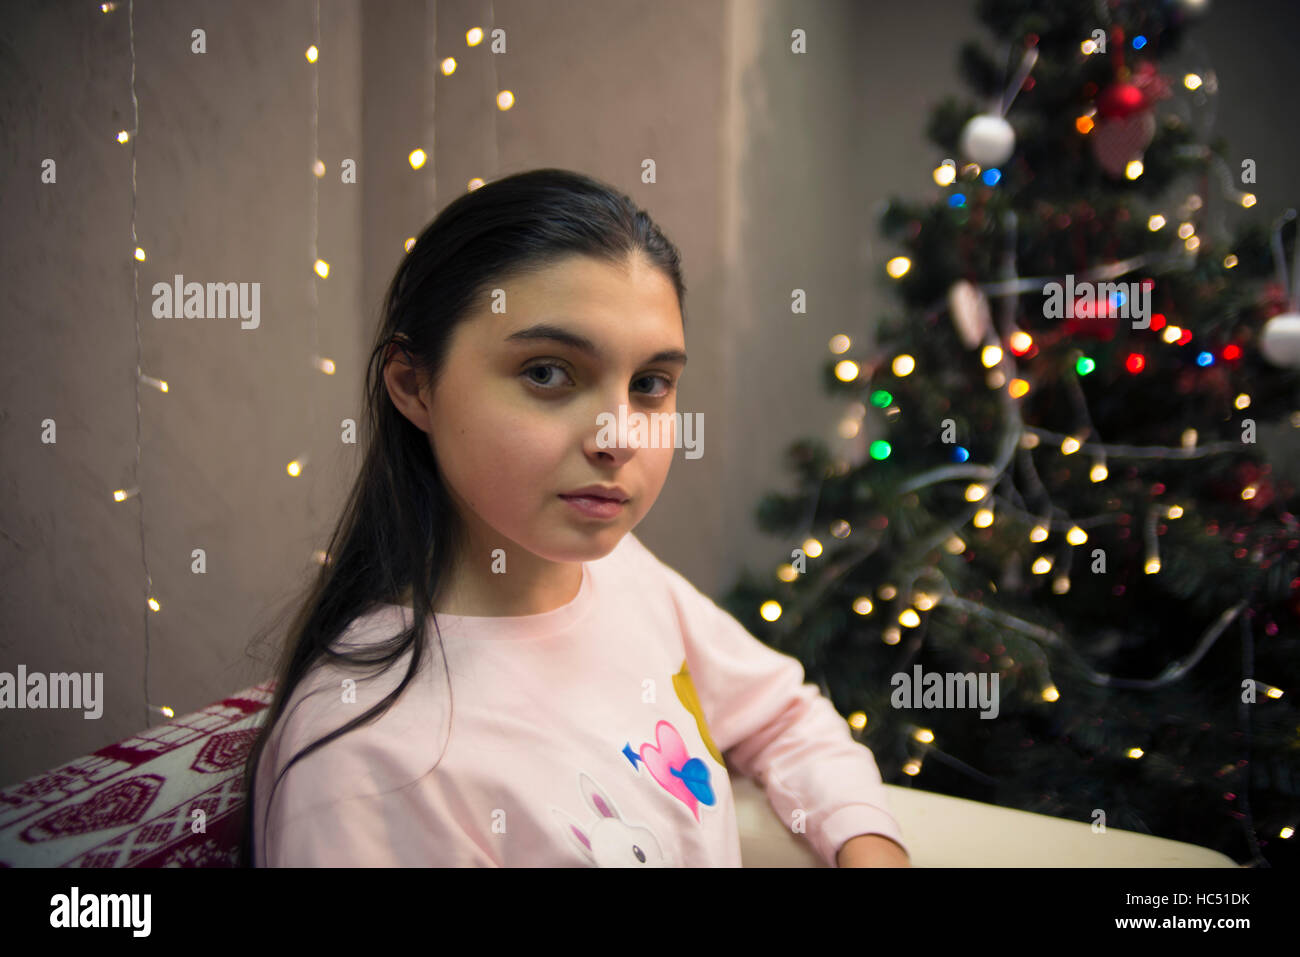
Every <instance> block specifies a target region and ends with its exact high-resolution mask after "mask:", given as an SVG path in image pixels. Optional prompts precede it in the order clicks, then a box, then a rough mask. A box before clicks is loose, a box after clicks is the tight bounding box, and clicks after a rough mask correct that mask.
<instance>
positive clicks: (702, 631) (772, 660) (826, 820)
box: [665, 566, 907, 867]
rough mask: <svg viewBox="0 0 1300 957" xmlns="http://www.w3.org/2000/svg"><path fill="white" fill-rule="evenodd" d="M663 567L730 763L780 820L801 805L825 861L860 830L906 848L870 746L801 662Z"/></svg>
mask: <svg viewBox="0 0 1300 957" xmlns="http://www.w3.org/2000/svg"><path fill="white" fill-rule="evenodd" d="M665 567H667V566H665ZM669 571H670V572H671V580H672V584H671V586H670V587H671V589H672V592H673V594H674V598H675V600H676V604H677V608H678V615H679V617H680V619H681V625H682V633H683V636H684V640H685V642H686V656H687V661H688V664H689V667H690V672H691V678H692V681H693V683H694V685H695V689H696V693H697V694H698V696H699V698H700V703H701V707H702V708H703V710H704V713H705V717H706V720H707V721H708V725H709V728H710V731H711V734H712V736H713V739H714V743H715V744H716V745H717V747H718V748H719V750H721V751H722V752H723V755H724V757H725V758H726V760H727V764H728V767H729V768H731V769H734V770H736V771H738V772H740V773H741V774H743V775H745V776H746V777H750V778H753V779H754V780H755V781H757V782H758V784H759V785H760V786H762V787H763V789H764V791H765V792H766V793H767V797H768V801H769V803H770V804H771V805H772V807H773V809H774V810H775V811H776V813H777V815H778V816H779V817H780V818H781V820H782V821H783V822H784V823H785V824H786V826H787V827H792V826H793V825H794V822H795V821H796V812H798V811H802V812H804V813H803V819H804V826H805V836H806V837H807V839H808V840H809V841H810V842H811V843H812V845H813V848H814V849H815V850H816V852H817V854H818V855H819V856H820V857H821V858H822V859H823V860H824V861H825V862H826V863H827V864H828V865H829V866H831V867H835V866H836V861H835V858H836V854H837V853H838V852H839V849H840V848H841V847H842V846H843V845H844V843H845V842H846V841H848V840H849V839H850V838H852V837H856V836H857V835H859V834H881V835H884V836H885V837H888V838H890V839H891V840H894V841H896V842H897V843H898V844H899V845H901V846H902V847H903V849H904V850H906V849H907V845H906V843H905V842H904V841H903V836H902V829H901V828H900V827H899V825H898V822H897V821H896V820H895V819H894V817H893V815H892V814H891V813H890V808H889V802H888V799H887V797H886V793H885V789H884V785H883V783H882V781H881V777H880V770H879V768H878V767H877V766H876V761H875V757H874V755H873V754H872V753H871V750H870V749H869V748H867V747H866V746H864V745H862V744H859V743H858V742H857V741H854V740H853V736H852V734H851V733H850V731H849V728H848V724H847V722H846V721H845V720H844V719H843V718H842V717H841V716H840V715H839V713H838V712H837V711H836V710H835V707H834V705H832V704H831V702H830V701H829V700H827V698H826V697H825V696H824V695H822V693H821V691H820V690H819V689H818V688H817V687H816V686H815V685H812V684H806V683H805V682H804V670H803V666H802V665H801V664H800V663H799V661H798V660H797V659H795V658H792V657H790V656H789V655H785V654H782V653H781V652H778V651H776V650H775V649H773V648H770V647H768V646H767V645H765V644H763V643H762V642H761V641H759V640H758V639H757V638H755V637H754V636H753V635H751V634H750V633H749V632H748V631H747V630H745V628H744V626H743V625H741V624H740V622H738V621H737V620H736V619H735V618H734V617H732V616H731V615H730V614H728V613H727V612H726V611H725V610H724V609H722V608H720V607H719V606H718V605H717V604H716V603H715V602H713V601H712V600H711V599H710V598H709V597H708V596H706V595H704V594H703V593H701V592H699V591H698V590H697V589H696V588H695V587H694V586H692V585H691V584H690V583H689V582H688V581H686V579H685V578H682V577H681V576H680V575H679V574H678V573H677V572H675V571H672V570H671V569H669Z"/></svg>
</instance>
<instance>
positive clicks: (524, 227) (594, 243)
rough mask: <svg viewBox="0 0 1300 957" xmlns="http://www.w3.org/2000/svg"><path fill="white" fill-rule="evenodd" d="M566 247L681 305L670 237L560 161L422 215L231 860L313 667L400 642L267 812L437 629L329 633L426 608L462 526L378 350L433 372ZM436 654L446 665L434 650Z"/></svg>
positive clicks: (365, 665) (373, 361) (248, 772)
mask: <svg viewBox="0 0 1300 957" xmlns="http://www.w3.org/2000/svg"><path fill="white" fill-rule="evenodd" d="M574 254H581V255H586V256H590V257H593V258H596V259H598V260H600V261H603V262H607V263H609V264H611V265H623V264H625V263H627V262H628V261H629V260H630V259H632V258H634V257H637V256H640V257H643V258H644V259H646V260H647V261H648V262H650V263H652V264H653V265H654V266H656V267H657V268H659V269H661V270H662V271H663V272H664V274H665V275H667V276H668V278H670V279H671V280H672V282H673V284H674V286H675V287H676V290H677V301H678V305H679V307H683V303H684V300H685V295H686V287H685V284H684V283H683V281H682V273H681V257H680V254H679V252H678V250H677V247H676V246H674V245H673V244H672V242H670V241H669V240H668V239H667V238H666V237H665V236H664V234H663V233H662V232H661V231H660V229H659V227H658V226H656V225H655V223H654V222H653V220H651V219H650V217H649V216H648V215H647V214H646V213H645V212H644V211H643V210H642V209H640V208H639V207H638V206H637V205H636V204H635V203H634V202H633V201H632V200H631V199H630V198H629V197H628V196H626V195H624V194H623V193H620V192H618V191H617V190H615V189H614V188H612V187H611V186H609V185H608V184H605V183H602V182H600V181H598V180H595V179H592V178H591V177H588V176H584V175H582V174H580V173H574V172H571V171H568V170H562V169H538V170H530V171H528V172H523V173H518V174H515V175H513V176H508V177H505V178H502V179H499V180H495V181H493V182H490V183H488V184H487V185H485V186H481V187H479V188H478V189H476V190H473V191H471V192H468V193H465V194H464V195H462V196H460V197H458V198H457V199H455V200H454V201H452V202H451V203H449V204H448V205H447V206H446V208H444V209H443V210H442V212H441V213H439V214H438V216H437V217H436V218H435V219H434V220H433V222H431V223H430V224H429V225H428V226H427V227H425V229H424V231H423V232H422V233H421V234H420V236H419V237H418V238H417V239H416V242H415V245H414V246H413V247H412V248H411V249H410V250H409V252H408V253H407V255H406V257H405V258H404V259H403V260H402V264H401V265H400V266H399V267H398V269H397V273H396V274H395V275H394V276H393V279H392V282H391V283H390V284H389V287H388V291H387V294H386V295H385V297H384V305H383V314H382V318H381V322H380V325H379V329H378V332H377V334H376V336H375V341H374V348H373V350H372V352H371V354H370V360H369V364H368V366H367V373H366V394H365V400H366V409H365V416H364V424H365V425H366V426H367V429H368V434H367V435H366V437H365V440H364V441H365V443H366V449H365V457H364V460H363V462H362V465H361V470H360V472H359V474H358V475H357V478H356V481H355V483H354V484H353V486H352V490H351V491H350V493H349V495H348V503H347V506H346V507H345V509H344V511H343V515H342V517H341V518H340V519H339V523H338V525H337V526H336V528H335V530H334V533H333V535H332V537H331V539H330V544H329V547H328V549H327V550H326V560H325V562H324V564H323V565H322V566H321V568H320V572H319V574H317V575H316V576H315V579H314V581H313V582H312V584H311V585H310V586H309V588H308V590H307V594H306V596H305V597H304V598H303V600H302V602H301V604H300V605H299V606H298V612H297V615H296V617H295V618H294V621H293V623H292V625H291V626H290V628H289V631H288V634H287V635H286V639H285V641H284V644H283V647H282V648H281V650H280V656H279V659H278V662H277V664H276V667H275V677H276V688H275V693H274V697H273V699H272V702H271V705H270V707H269V708H268V709H267V712H266V715H267V717H266V722H265V724H264V725H263V726H262V728H261V730H260V732H259V734H258V735H257V738H256V740H255V741H254V743H253V746H252V748H251V749H250V751H249V754H248V758H247V760H246V762H245V766H244V791H245V795H246V800H245V802H244V820H243V826H242V828H241V830H242V839H241V843H240V860H239V863H240V865H241V866H244V867H251V866H253V864H254V861H255V857H254V838H255V836H254V833H253V831H254V826H253V822H254V819H255V817H256V813H255V808H254V802H255V801H256V796H257V792H256V790H255V786H256V774H257V765H258V762H259V759H260V757H261V755H262V752H263V751H264V750H265V747H266V744H267V739H268V737H269V736H270V735H271V733H272V729H273V728H274V727H275V725H276V723H277V721H279V719H280V718H281V716H282V715H283V712H284V708H285V704H286V702H287V701H288V700H289V698H290V696H291V695H292V694H293V692H294V689H295V688H297V687H298V685H299V684H300V683H301V682H302V680H303V679H304V677H305V676H306V675H307V674H308V673H309V672H310V671H311V670H312V668H313V667H314V666H315V665H317V664H318V663H321V662H323V661H325V660H326V659H329V660H332V661H333V662H335V663H338V664H342V665H343V666H345V667H351V668H361V669H369V670H373V672H374V674H381V673H383V672H385V671H387V670H388V669H389V668H391V667H392V666H393V665H394V664H395V663H396V662H397V661H399V660H400V659H401V658H402V657H403V656H404V655H405V654H406V653H407V652H408V651H409V652H411V661H410V665H409V666H408V667H407V669H406V675H405V677H404V678H403V679H402V682H401V684H399V685H398V686H397V687H396V688H395V689H394V690H393V691H392V692H391V693H389V694H388V695H387V696H386V697H385V698H384V699H383V700H382V701H380V702H379V704H377V705H376V706H375V707H373V708H371V709H370V710H369V711H367V712H366V713H365V714H362V715H360V716H358V717H357V718H355V719H354V720H352V721H350V722H348V723H347V724H345V725H344V726H343V727H341V728H339V729H337V730H335V731H333V732H331V733H330V734H328V735H326V736H325V737H323V738H321V739H319V740H318V741H316V742H314V743H312V744H311V745H309V746H308V747H306V748H304V749H303V750H302V751H300V752H299V753H298V754H297V755H295V756H294V757H293V758H292V759H291V760H290V761H289V762H288V763H287V764H285V766H284V768H283V769H282V770H281V771H280V773H279V775H278V776H277V777H276V779H275V781H274V782H273V784H272V787H271V791H270V794H269V795H268V799H267V808H266V811H267V812H268V813H267V817H268V818H269V810H270V803H271V798H272V797H274V794H275V788H276V787H277V786H278V785H279V783H280V780H281V779H282V778H283V777H284V775H285V774H286V773H287V772H288V771H289V769H290V768H291V767H292V766H293V765H294V764H295V763H296V762H298V761H299V760H301V759H302V758H304V757H306V756H307V755H308V754H310V753H312V752H313V751H315V750H316V749H317V748H320V747H323V746H324V745H326V744H328V743H329V742H330V741H332V740H334V739H335V738H337V737H339V736H340V735H343V734H345V733H347V732H348V731H351V730H353V729H354V728H356V727H358V726H359V725H362V724H365V723H369V722H371V721H374V720H377V719H378V718H379V717H380V716H381V715H382V714H383V713H384V712H386V711H387V710H388V709H389V708H390V707H391V706H392V705H393V703H394V702H395V701H396V700H397V698H398V697H399V696H400V695H401V693H402V692H403V691H404V690H405V689H406V687H407V686H408V685H409V684H410V682H411V680H412V678H413V677H414V676H415V674H416V673H417V671H418V670H419V668H420V664H421V662H422V661H423V660H424V657H425V655H426V654H427V646H426V632H427V629H426V619H427V618H433V619H434V631H435V633H436V634H437V641H438V646H439V649H440V650H442V634H441V631H440V630H439V629H438V625H437V620H436V616H434V615H432V614H415V615H413V618H414V625H413V627H411V628H408V629H407V630H405V631H403V632H401V633H399V634H398V635H396V636H394V637H393V638H391V639H389V640H387V641H385V642H382V643H379V644H372V645H369V646H367V648H366V649H365V650H364V651H355V652H345V651H338V650H335V649H334V648H331V647H330V645H331V643H333V642H334V641H335V639H337V638H338V637H339V636H340V635H341V634H342V633H343V632H344V631H345V630H346V629H347V627H348V625H349V624H351V623H352V621H353V620H354V619H356V618H357V617H359V616H360V615H362V614H364V613H365V612H366V611H367V609H369V608H370V607H371V606H372V605H373V604H374V603H376V602H383V603H388V604H399V603H400V598H401V596H402V595H403V592H404V591H405V590H406V589H407V588H409V589H410V591H411V598H412V607H413V608H415V609H428V610H431V609H432V608H433V607H434V602H435V601H436V600H437V599H438V598H439V595H440V591H439V589H440V587H441V586H442V584H443V583H445V582H446V581H447V580H448V578H449V576H450V573H451V572H452V570H453V569H454V568H455V562H456V560H457V558H458V556H459V554H460V548H461V546H462V543H463V541H464V534H465V529H464V528H463V525H462V523H461V521H460V517H459V515H458V514H457V512H456V509H455V507H454V505H453V503H452V500H451V498H450V496H449V495H448V492H447V488H446V486H445V485H444V484H443V480H442V476H441V475H440V474H439V470H438V467H437V463H436V462H435V460H434V457H433V451H432V449H431V448H430V444H429V436H428V435H427V434H426V433H424V432H422V431H421V430H420V429H418V428H416V426H415V425H414V424H413V423H412V422H411V421H410V420H409V419H407V418H406V417H405V416H404V415H403V414H402V413H401V412H399V411H398V410H397V408H396V407H395V406H394V405H393V403H392V400H391V398H390V397H389V395H388V391H387V387H386V385H385V382H384V377H383V370H384V367H385V365H386V363H387V361H388V359H389V357H390V355H391V354H392V353H393V352H394V351H398V352H400V353H401V354H402V355H403V356H404V357H405V360H406V361H407V362H409V363H410V364H411V365H412V367H414V368H415V369H416V370H417V372H418V373H419V374H420V375H421V376H427V377H428V381H430V382H436V380H437V378H438V376H439V372H440V371H441V369H442V366H443V363H444V361H445V358H446V354H447V350H448V346H449V344H450V342H451V338H452V333H453V331H454V330H455V328H456V325H457V324H458V323H460V322H462V321H463V320H464V319H465V318H466V316H467V315H470V314H471V313H472V312H473V311H474V310H475V309H476V308H477V307H478V306H480V305H481V304H482V303H483V302H484V301H485V300H487V298H488V297H489V295H490V290H491V289H492V288H493V287H494V286H497V285H499V284H501V283H502V282H504V281H506V280H508V279H510V278H514V277H518V276H521V275H526V274H529V273H533V272H537V271H540V270H542V269H545V268H546V267H548V266H551V265H554V264H555V263H556V262H558V261H559V260H561V259H564V258H566V257H568V256H571V255H574ZM683 321H685V312H684V307H683ZM442 654H443V662H444V666H445V664H446V652H445V650H443V652H442ZM448 687H449V690H450V682H449V684H448ZM444 753H445V747H444ZM438 760H439V761H441V760H442V758H441V756H440V757H439V759H438ZM436 766H437V765H436V764H435V765H434V767H436ZM263 831H265V827H263ZM264 838H265V834H264V833H262V834H258V835H256V840H259V841H260V840H264Z"/></svg>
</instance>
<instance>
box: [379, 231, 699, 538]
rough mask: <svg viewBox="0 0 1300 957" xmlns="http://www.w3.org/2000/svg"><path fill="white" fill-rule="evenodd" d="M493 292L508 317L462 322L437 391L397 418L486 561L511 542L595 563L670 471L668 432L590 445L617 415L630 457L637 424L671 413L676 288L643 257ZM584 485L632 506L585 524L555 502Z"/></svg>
mask: <svg viewBox="0 0 1300 957" xmlns="http://www.w3.org/2000/svg"><path fill="white" fill-rule="evenodd" d="M499 289H500V292H497V294H496V296H495V297H494V298H495V301H496V302H497V306H496V308H497V309H498V310H503V311H498V312H492V311H491V308H492V307H490V306H489V307H488V308H486V309H484V310H482V311H480V312H477V313H475V314H473V315H472V316H470V317H468V318H467V319H466V320H465V321H464V322H462V323H460V324H459V325H458V326H457V328H456V330H455V332H454V334H453V338H452V342H451V347H450V350H449V352H448V355H447V359H446V364H445V366H444V370H443V374H442V378H441V380H440V381H439V382H438V384H437V386H436V387H435V388H434V389H433V390H432V394H430V393H429V391H427V387H426V391H423V392H422V393H421V397H422V401H414V402H413V401H410V400H407V401H406V403H405V405H403V404H400V403H399V408H402V411H403V412H404V413H405V414H406V415H407V417H408V418H410V419H411V420H412V421H413V422H415V424H416V425H417V426H419V427H420V428H421V429H423V430H424V431H425V432H426V433H428V435H429V441H430V445H431V447H432V449H433V454H434V457H435V459H436V460H437V463H438V467H439V470H440V472H441V473H442V477H443V481H444V482H445V483H446V485H447V487H448V489H449V490H450V492H451V495H452V498H453V499H454V500H455V501H456V504H457V506H458V507H459V508H460V511H461V515H462V517H463V518H464V520H465V523H466V527H467V528H468V530H469V534H470V542H471V546H472V547H473V549H474V553H475V554H476V555H477V557H478V558H480V559H481V560H482V561H484V562H487V561H489V560H490V553H491V550H492V549H494V548H497V547H503V548H505V549H506V552H507V555H509V554H510V553H511V552H512V551H513V549H512V548H511V545H512V544H514V545H517V546H520V547H522V548H524V549H526V550H528V551H529V552H531V553H533V554H534V555H536V556H537V557H539V558H542V559H544V560H547V561H553V562H563V563H573V562H581V561H591V560H595V559H597V558H601V557H603V556H604V555H607V554H608V553H609V552H610V551H612V550H613V548H614V546H615V545H617V544H618V542H619V540H620V539H622V537H623V536H624V535H626V534H627V533H628V532H629V531H631V530H632V528H633V527H635V526H636V525H637V524H638V523H639V522H640V521H641V519H642V518H644V517H645V515H646V513H647V512H649V511H650V506H652V505H653V504H654V502H655V499H656V498H658V497H659V492H660V490H661V489H662V488H663V485H664V481H665V480H666V479H667V477H668V469H669V466H670V465H671V464H672V456H673V451H674V449H673V444H674V439H675V431H674V429H673V427H672V426H671V425H669V426H668V427H667V428H666V429H665V430H664V432H663V433H662V434H660V433H658V432H656V431H655V430H653V429H648V430H647V434H653V435H655V441H654V442H652V443H651V445H650V446H648V447H640V448H635V447H617V446H615V447H610V448H605V447H602V443H599V442H598V440H597V436H598V434H599V433H600V432H601V427H602V424H603V421H604V420H598V416H600V415H601V414H602V413H608V414H609V415H611V416H613V421H614V422H615V423H617V422H618V421H619V406H620V405H623V406H626V411H625V413H624V417H625V419H626V420H627V421H628V424H629V428H628V435H629V440H628V441H627V442H624V443H623V444H624V445H628V446H631V445H633V444H634V440H633V439H632V438H631V435H632V429H631V423H632V420H634V419H636V418H637V417H638V415H637V414H638V413H639V414H640V415H642V416H644V417H645V418H646V420H647V425H649V424H650V423H652V422H653V421H655V420H654V418H653V416H652V413H656V412H658V413H664V414H666V415H667V416H668V417H669V419H671V416H672V414H673V413H674V412H675V411H676V409H677V381H678V379H679V378H680V376H681V374H682V371H683V367H684V366H685V363H686V356H685V341H684V339H683V335H682V317H681V310H680V307H679V305H678V302H677V293H676V290H675V289H674V287H673V284H672V281H671V280H670V279H669V278H668V277H667V276H666V275H664V274H663V273H662V272H661V271H660V270H658V269H657V268H654V267H652V266H650V265H648V264H646V263H645V262H644V261H642V260H641V259H639V258H638V259H633V260H631V261H630V262H629V263H628V264H627V265H626V266H624V267H622V268H618V267H614V266H610V265H607V264H605V263H603V262H600V261H599V260H595V259H592V258H589V257H586V256H571V257H569V258H567V259H565V260H562V261H561V262H560V263H559V264H558V265H554V266H552V267H550V268H548V269H546V270H544V271H543V272H540V273H535V274H533V275H529V276H525V277H520V278H516V279H513V280H509V281H507V282H504V283H502V284H501V285H500V287H499ZM391 368H392V364H390V369H391ZM390 383H391V380H390ZM389 391H390V394H392V393H393V389H392V386H391V384H390V389H389ZM395 401H396V398H395ZM607 431H608V430H607ZM613 432H614V435H615V436H617V425H615V427H614V429H613ZM656 446H657V447H656ZM589 485H602V486H615V485H616V486H619V487H620V488H621V489H622V490H623V495H624V497H625V498H627V499H628V501H627V502H626V503H625V504H624V505H623V506H622V507H621V508H620V509H618V510H617V512H616V514H614V515H613V516H612V517H593V516H592V515H589V514H585V513H584V512H583V511H582V510H581V509H580V508H578V507H575V505H573V504H571V503H570V502H569V501H566V500H565V499H564V498H562V497H561V496H562V495H566V494H569V493H572V492H574V491H576V490H578V489H581V488H584V487H585V486H589Z"/></svg>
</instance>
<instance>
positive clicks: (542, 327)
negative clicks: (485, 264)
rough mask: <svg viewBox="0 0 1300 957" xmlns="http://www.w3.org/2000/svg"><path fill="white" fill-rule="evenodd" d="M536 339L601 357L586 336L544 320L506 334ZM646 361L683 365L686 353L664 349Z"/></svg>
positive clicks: (512, 338)
mask: <svg viewBox="0 0 1300 957" xmlns="http://www.w3.org/2000/svg"><path fill="white" fill-rule="evenodd" d="M535 339H549V340H550V341H552V342H558V343H560V344H562V345H566V346H569V347H570V348H573V349H577V350H578V351H580V352H585V353H587V354H588V355H590V356H594V357H595V358H597V359H599V358H600V350H599V349H597V348H596V344H595V343H594V342H592V341H591V340H590V339H588V338H587V337H586V336H583V335H579V334H578V333H576V332H570V331H569V330H568V329H562V328H560V327H559V326H553V325H550V324H548V323H544V322H543V323H538V324H537V325H535V326H529V327H528V328H527V329H520V330H519V331H518V332H513V333H511V334H510V335H508V336H506V338H505V341H506V342H531V341H533V340H535ZM646 362H647V363H651V362H680V363H681V364H682V365H686V353H685V352H683V351H682V350H681V349H664V350H663V351H661V352H656V353H655V354H654V355H652V356H651V357H650V358H648V359H646Z"/></svg>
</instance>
